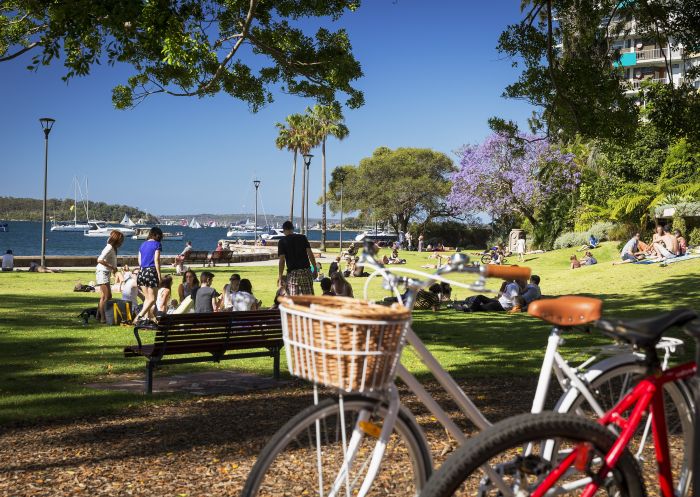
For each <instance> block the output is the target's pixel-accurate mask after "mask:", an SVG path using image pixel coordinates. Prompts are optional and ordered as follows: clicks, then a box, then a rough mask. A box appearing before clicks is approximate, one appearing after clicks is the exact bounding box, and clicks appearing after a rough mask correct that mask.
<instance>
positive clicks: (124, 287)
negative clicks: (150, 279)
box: [119, 269, 143, 309]
mask: <svg viewBox="0 0 700 497" xmlns="http://www.w3.org/2000/svg"><path fill="white" fill-rule="evenodd" d="M124 278H125V280H124V281H123V282H122V283H121V285H120V288H119V291H120V292H121V294H122V300H126V301H127V302H131V307H132V309H136V306H137V305H138V300H137V298H138V297H141V299H143V295H140V294H139V286H138V285H137V284H136V279H137V278H138V269H135V270H134V271H128V272H125V273H124Z"/></svg>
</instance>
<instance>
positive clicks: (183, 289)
mask: <svg viewBox="0 0 700 497" xmlns="http://www.w3.org/2000/svg"><path fill="white" fill-rule="evenodd" d="M197 288H199V279H198V278H197V274H196V273H195V272H194V271H192V270H191V269H188V270H187V271H185V274H183V275H182V283H180V285H179V286H178V287H177V295H178V297H180V302H182V301H183V300H185V299H186V298H187V297H190V296H192V294H193V293H194V292H195V291H196V290H197Z"/></svg>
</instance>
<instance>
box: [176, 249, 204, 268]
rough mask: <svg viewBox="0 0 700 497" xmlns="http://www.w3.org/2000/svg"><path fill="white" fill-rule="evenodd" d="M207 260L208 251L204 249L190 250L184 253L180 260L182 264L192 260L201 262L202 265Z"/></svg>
mask: <svg viewBox="0 0 700 497" xmlns="http://www.w3.org/2000/svg"><path fill="white" fill-rule="evenodd" d="M208 261H209V252H207V251H206V250H190V251H189V252H187V253H186V254H185V258H184V259H183V260H182V263H183V264H187V263H192V262H201V263H202V267H204V266H206V265H207V262H208Z"/></svg>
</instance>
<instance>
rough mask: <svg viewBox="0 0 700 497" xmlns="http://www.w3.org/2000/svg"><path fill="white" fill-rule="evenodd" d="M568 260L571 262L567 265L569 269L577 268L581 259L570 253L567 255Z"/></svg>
mask: <svg viewBox="0 0 700 497" xmlns="http://www.w3.org/2000/svg"><path fill="white" fill-rule="evenodd" d="M569 262H570V263H571V264H570V265H569V267H570V268H571V269H578V268H580V267H581V261H579V260H578V258H577V257H576V254H574V255H572V256H571V257H569Z"/></svg>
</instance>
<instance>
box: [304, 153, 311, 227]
mask: <svg viewBox="0 0 700 497" xmlns="http://www.w3.org/2000/svg"><path fill="white" fill-rule="evenodd" d="M303 157H304V165H305V166H306V192H305V193H304V198H305V202H306V221H305V220H304V219H302V220H301V224H302V225H303V226H304V233H307V234H308V231H309V166H310V165H311V158H312V157H313V155H312V154H309V153H306V154H304V155H303Z"/></svg>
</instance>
